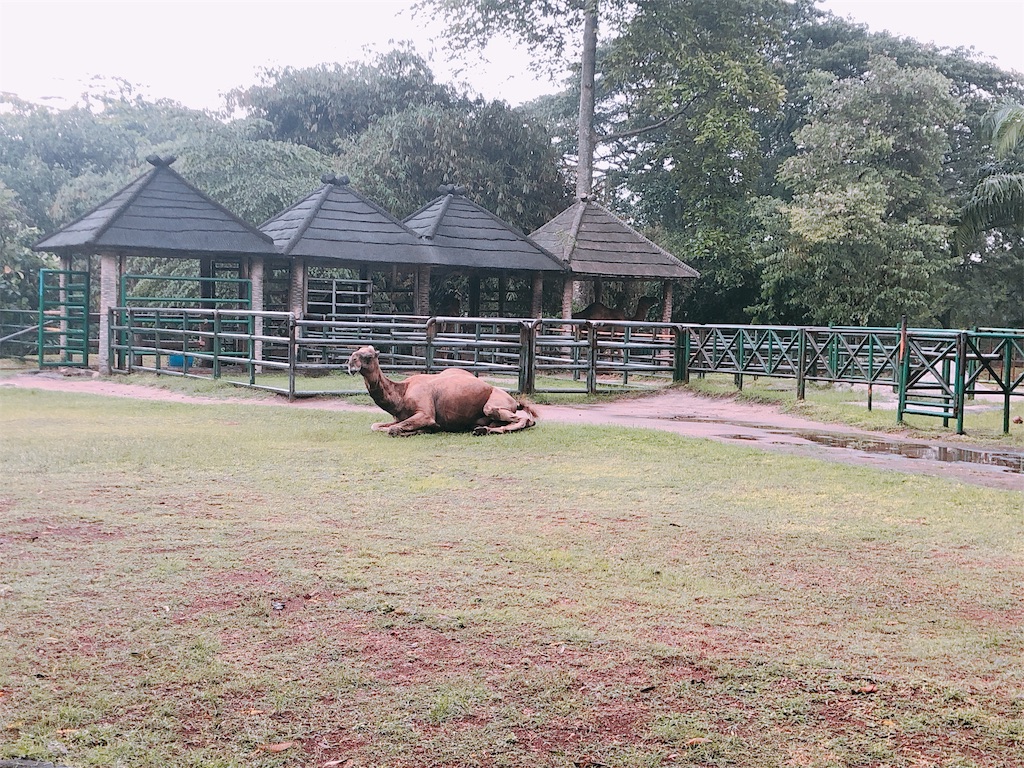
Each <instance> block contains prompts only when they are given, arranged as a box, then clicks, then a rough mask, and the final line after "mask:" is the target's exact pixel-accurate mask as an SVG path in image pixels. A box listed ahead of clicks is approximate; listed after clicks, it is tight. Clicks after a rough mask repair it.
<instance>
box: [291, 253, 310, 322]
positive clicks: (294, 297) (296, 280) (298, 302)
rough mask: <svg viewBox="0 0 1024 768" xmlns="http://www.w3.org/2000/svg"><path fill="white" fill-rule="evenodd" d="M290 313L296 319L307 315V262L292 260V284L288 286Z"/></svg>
mask: <svg viewBox="0 0 1024 768" xmlns="http://www.w3.org/2000/svg"><path fill="white" fill-rule="evenodd" d="M288 311H289V312H291V313H292V314H293V315H295V316H296V317H302V316H303V315H304V314H305V313H306V260H305V259H292V271H291V282H290V284H289V286H288Z"/></svg>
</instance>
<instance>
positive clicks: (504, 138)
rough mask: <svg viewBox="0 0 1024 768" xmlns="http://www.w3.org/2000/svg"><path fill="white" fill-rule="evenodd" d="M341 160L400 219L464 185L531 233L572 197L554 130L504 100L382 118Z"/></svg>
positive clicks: (425, 108) (423, 108)
mask: <svg viewBox="0 0 1024 768" xmlns="http://www.w3.org/2000/svg"><path fill="white" fill-rule="evenodd" d="M338 162H339V165H341V166H342V167H343V168H344V170H345V172H346V173H348V174H349V175H350V176H351V177H352V180H353V183H354V184H355V185H356V186H357V187H358V188H359V189H360V190H361V191H362V192H364V193H365V194H367V195H368V196H369V197H371V198H373V199H375V200H377V201H378V202H379V203H380V204H381V205H383V206H384V207H385V208H386V209H388V210H390V211H391V212H392V213H394V214H395V215H396V216H398V217H399V218H404V217H405V216H407V215H408V214H410V213H412V212H413V211H415V210H417V209H418V208H420V207H421V206H422V205H423V204H424V203H426V202H428V201H429V200H431V199H433V198H434V197H436V196H437V194H438V192H437V190H438V186H439V185H441V184H463V185H466V186H468V187H469V195H470V197H472V198H473V199H474V200H476V202H478V203H479V204H480V205H482V206H484V207H485V208H487V209H488V210H491V211H493V212H494V213H495V214H496V215H497V216H498V217H500V218H502V219H504V220H505V221H508V222H509V223H511V224H513V225H515V226H518V227H519V228H520V229H522V230H523V231H526V232H530V231H532V230H533V229H535V228H536V227H539V226H540V225H541V224H543V223H545V222H546V221H548V220H549V219H550V218H551V217H552V216H553V215H554V214H556V213H557V212H558V211H559V210H561V209H562V208H563V207H564V206H565V203H566V199H567V197H568V190H567V189H566V185H565V180H564V178H563V177H562V174H561V172H560V169H559V163H558V155H557V153H556V151H555V149H554V148H553V147H552V144H551V137H550V136H549V135H548V133H547V131H545V130H544V129H543V127H542V126H540V125H539V124H538V123H537V122H535V121H533V120H531V119H530V118H529V117H528V116H527V115H525V114H524V113H523V112H522V111H521V110H516V109H511V108H510V107H509V106H508V105H507V104H505V103H504V102H500V101H495V102H485V101H478V102H476V103H474V104H472V105H470V106H466V107H441V106H438V105H433V106H420V107H414V108H411V109H407V110H404V111H402V112H399V113H397V114H394V115H391V116H389V117H385V118H381V119H380V120H378V121H377V122H376V123H374V125H373V126H371V127H370V128H369V129H368V130H367V131H366V132H364V133H363V134H362V135H360V136H359V137H357V138H355V139H353V140H352V141H351V143H350V144H349V145H348V146H347V147H345V149H344V151H343V153H342V155H341V157H340V158H339V161H338Z"/></svg>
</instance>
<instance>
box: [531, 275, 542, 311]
mask: <svg viewBox="0 0 1024 768" xmlns="http://www.w3.org/2000/svg"><path fill="white" fill-rule="evenodd" d="M532 287H533V292H532V294H531V296H530V298H531V301H530V317H540V316H541V315H542V313H543V312H544V275H542V274H541V273H540V272H534V273H533V286H532Z"/></svg>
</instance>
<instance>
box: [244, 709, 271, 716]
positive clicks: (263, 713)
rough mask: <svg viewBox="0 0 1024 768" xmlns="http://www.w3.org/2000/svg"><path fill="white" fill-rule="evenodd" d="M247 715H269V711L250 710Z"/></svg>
mask: <svg viewBox="0 0 1024 768" xmlns="http://www.w3.org/2000/svg"><path fill="white" fill-rule="evenodd" d="M245 714H247V715H265V714H267V710H265V709H250V710H249V711H248V712H246V713H245Z"/></svg>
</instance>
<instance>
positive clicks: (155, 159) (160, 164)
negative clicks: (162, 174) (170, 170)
mask: <svg viewBox="0 0 1024 768" xmlns="http://www.w3.org/2000/svg"><path fill="white" fill-rule="evenodd" d="M177 159H178V158H177V157H175V156H174V155H164V156H163V157H160V155H156V154H153V155H148V156H147V157H146V162H148V163H149V164H150V165H152V166H155V167H157V168H164V167H166V166H168V165H170V164H171V163H173V162H174V161H175V160H177Z"/></svg>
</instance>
